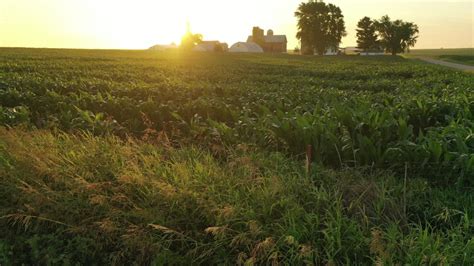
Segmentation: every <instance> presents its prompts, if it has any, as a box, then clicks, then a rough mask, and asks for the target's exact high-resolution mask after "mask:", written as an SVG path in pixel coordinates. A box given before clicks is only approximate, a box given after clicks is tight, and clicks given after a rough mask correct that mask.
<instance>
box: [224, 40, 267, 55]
mask: <svg viewBox="0 0 474 266" xmlns="http://www.w3.org/2000/svg"><path fill="white" fill-rule="evenodd" d="M229 52H231V53H263V49H262V47H260V46H259V45H258V44H256V43H254V42H238V43H235V44H234V45H232V46H231V47H230V49H229Z"/></svg>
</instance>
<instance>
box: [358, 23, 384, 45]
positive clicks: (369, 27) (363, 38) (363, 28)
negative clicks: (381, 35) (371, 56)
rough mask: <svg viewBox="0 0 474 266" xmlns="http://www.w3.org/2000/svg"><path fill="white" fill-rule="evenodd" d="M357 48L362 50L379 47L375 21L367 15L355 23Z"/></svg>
mask: <svg viewBox="0 0 474 266" xmlns="http://www.w3.org/2000/svg"><path fill="white" fill-rule="evenodd" d="M357 27H358V29H357V48H359V49H362V50H363V51H364V52H367V51H369V50H374V49H377V48H379V45H380V44H379V42H378V40H377V33H376V29H375V23H374V21H372V19H370V18H369V17H364V18H363V19H361V20H360V21H359V23H357Z"/></svg>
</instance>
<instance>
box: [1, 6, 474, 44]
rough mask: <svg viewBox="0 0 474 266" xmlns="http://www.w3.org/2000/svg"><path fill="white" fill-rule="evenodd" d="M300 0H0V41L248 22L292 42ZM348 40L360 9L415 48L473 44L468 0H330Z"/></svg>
mask: <svg viewBox="0 0 474 266" xmlns="http://www.w3.org/2000/svg"><path fill="white" fill-rule="evenodd" d="M301 2H302V0H239V1H235V0H234V1H229V0H221V1H217V0H200V1H196V0H181V1H176V0H0V47H50V48H104V49H108V48H110V49H145V48H148V47H150V46H152V45H154V44H170V43H171V42H176V43H179V40H180V37H181V36H182V35H183V34H184V32H185V30H186V21H189V22H190V25H191V30H192V31H193V32H194V33H201V34H203V35H204V39H205V40H219V41H222V42H227V43H229V44H230V45H232V44H233V43H235V42H237V41H245V40H246V39H247V36H248V35H249V34H250V33H251V31H252V27H253V26H260V27H261V28H263V29H266V30H267V29H272V30H273V31H274V32H275V34H286V35H287V37H288V48H289V49H293V48H294V47H296V46H297V45H298V41H297V39H296V37H295V35H296V18H295V17H294V12H295V10H296V9H297V7H298V5H299V3H301ZM325 2H327V3H332V4H335V5H337V6H339V7H340V8H341V10H342V12H343V14H344V17H345V22H346V29H347V33H348V35H347V36H346V37H344V38H343V40H342V44H341V46H342V47H345V46H355V45H356V36H355V29H356V25H357V22H358V20H360V19H361V18H362V17H364V16H369V17H372V18H380V17H381V16H383V15H386V14H388V15H389V16H390V17H391V18H392V19H402V20H405V21H410V22H414V23H416V24H418V26H419V28H420V38H419V40H418V43H417V45H416V47H415V48H419V49H426V48H465V47H474V29H473V27H474V0H468V1H466V0H463V1H456V0H445V1H430V0H359V1H354V0H332V1H325Z"/></svg>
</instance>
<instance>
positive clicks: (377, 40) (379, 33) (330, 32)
mask: <svg viewBox="0 0 474 266" xmlns="http://www.w3.org/2000/svg"><path fill="white" fill-rule="evenodd" d="M295 16H296V18H297V19H298V25H297V27H298V32H297V34H296V37H297V38H298V40H300V41H301V52H302V53H303V54H314V53H317V54H318V55H324V54H325V52H326V50H327V49H328V48H331V47H338V46H339V44H340V43H341V40H342V37H344V36H346V35H347V32H346V27H345V22H344V16H343V14H342V11H341V9H340V8H339V7H337V6H335V5H333V4H326V3H324V2H322V1H315V0H310V1H309V2H306V3H304V2H303V3H301V4H300V5H299V7H298V9H297V10H296V12H295ZM418 33H419V29H418V26H417V25H416V24H414V23H412V22H405V21H403V20H400V19H397V20H391V19H390V17H389V16H388V15H386V16H383V17H382V18H380V19H378V20H374V19H371V18H369V17H364V18H362V19H361V20H360V21H359V23H358V24H357V48H359V49H361V50H362V51H364V52H371V51H380V50H384V51H385V52H387V53H391V54H392V55H396V54H398V53H404V52H408V51H409V49H410V47H413V46H415V44H416V41H417V39H418Z"/></svg>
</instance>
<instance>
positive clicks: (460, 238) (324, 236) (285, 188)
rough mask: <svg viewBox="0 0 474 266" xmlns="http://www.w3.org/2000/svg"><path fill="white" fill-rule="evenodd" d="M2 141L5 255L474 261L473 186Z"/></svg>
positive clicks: (4, 133) (139, 146)
mask: <svg viewBox="0 0 474 266" xmlns="http://www.w3.org/2000/svg"><path fill="white" fill-rule="evenodd" d="M0 147H1V148H0V173H1V182H0V191H1V195H2V202H3V204H2V207H1V209H0V216H1V219H0V224H1V227H2V231H3V232H4V233H3V234H2V236H1V237H0V258H1V259H2V263H4V264H18V263H27V264H29V263H32V264H34V263H40V264H50V263H54V264H67V263H82V264H91V263H98V264H111V263H115V264H131V263H135V264H140V265H143V264H189V263H193V264H235V263H237V264H244V263H248V264H254V263H256V264H266V263H277V262H278V263H282V264H305V263H307V264H312V263H316V264H352V263H363V264H371V263H384V264H387V263H388V264H392V263H403V264H417V265H418V264H443V263H445V264H458V265H460V264H464V265H466V264H472V263H474V261H473V258H474V239H473V237H472V236H473V233H474V224H473V223H472V218H471V217H472V215H473V214H474V209H473V206H474V198H473V196H472V193H469V192H467V191H466V192H459V191H456V190H454V189H447V188H435V187H431V186H429V185H428V183H427V182H425V181H424V180H423V179H409V180H408V182H407V184H406V188H405V187H404V185H403V183H402V182H399V180H398V179H397V178H395V177H394V176H393V175H392V174H390V173H387V172H380V171H372V170H370V169H366V170H364V171H362V170H353V169H351V170H349V169H347V170H339V171H330V170H323V169H322V168H320V167H316V168H315V171H314V172H313V173H311V174H310V175H306V173H305V172H304V168H303V166H302V163H300V161H298V160H294V159H291V158H287V157H286V156H284V155H283V154H281V153H274V152H271V153H262V152H258V151H255V150H253V149H252V148H250V147H247V146H245V145H241V146H240V148H239V149H232V150H228V151H227V152H228V155H227V156H226V157H227V159H226V160H225V161H221V160H218V159H216V158H215V157H214V156H213V155H212V154H210V153H209V152H206V151H205V150H202V149H199V148H195V147H182V148H172V147H171V146H168V145H166V144H160V145H151V144H149V143H145V142H142V141H139V140H136V139H126V140H121V139H118V138H116V137H112V136H110V137H94V136H92V135H90V134H88V133H83V134H74V135H71V134H65V133H51V132H49V131H37V130H35V131H25V130H23V129H6V128H2V129H0ZM428 206H429V207H428ZM45 247H47V248H45Z"/></svg>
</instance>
